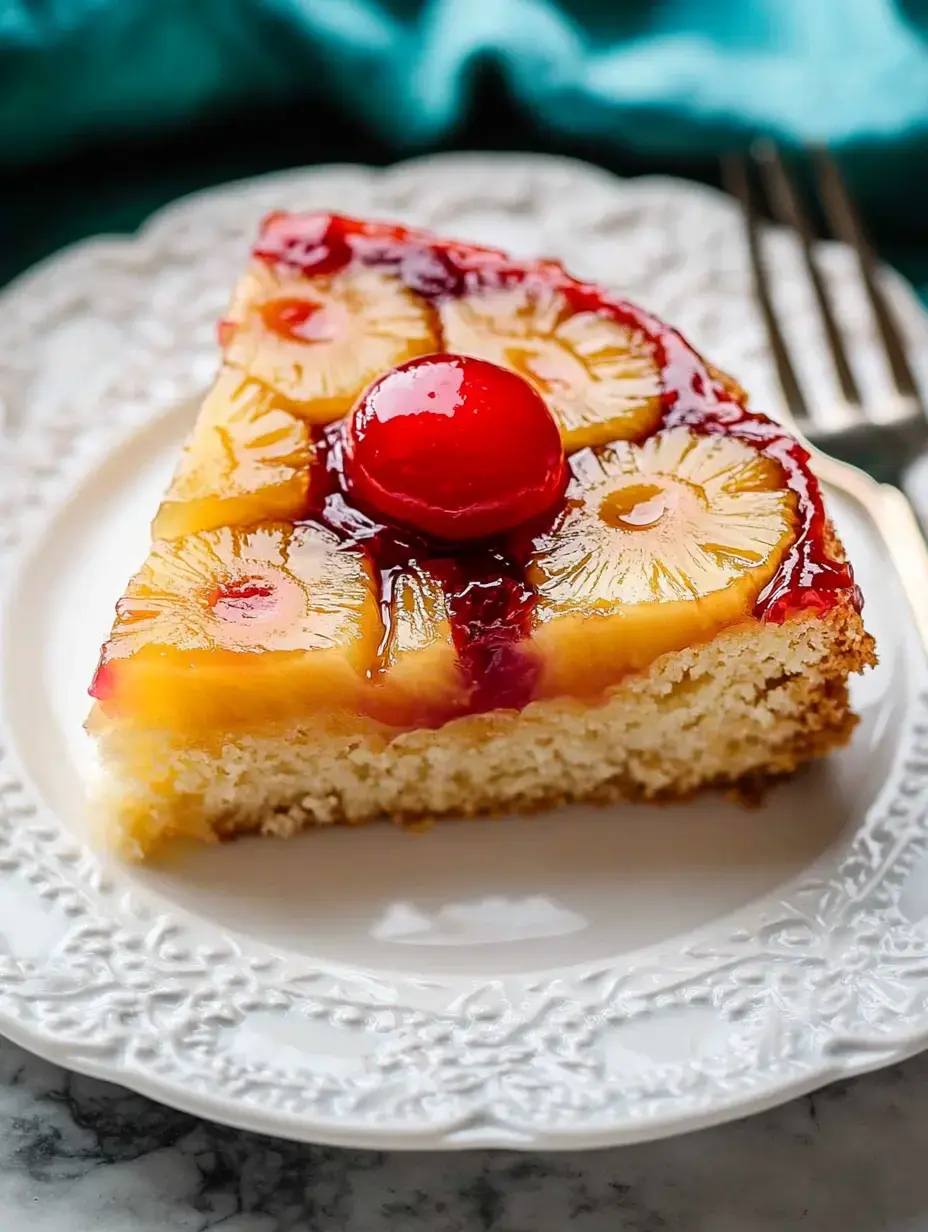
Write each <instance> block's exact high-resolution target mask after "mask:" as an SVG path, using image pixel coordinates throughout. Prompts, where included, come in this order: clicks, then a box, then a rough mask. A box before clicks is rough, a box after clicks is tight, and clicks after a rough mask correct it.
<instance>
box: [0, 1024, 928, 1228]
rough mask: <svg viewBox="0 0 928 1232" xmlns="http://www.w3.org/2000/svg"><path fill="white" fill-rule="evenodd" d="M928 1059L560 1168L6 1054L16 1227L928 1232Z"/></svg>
mask: <svg viewBox="0 0 928 1232" xmlns="http://www.w3.org/2000/svg"><path fill="white" fill-rule="evenodd" d="M923 1084H928V1056H925V1057H920V1058H915V1059H914V1060H912V1061H910V1062H908V1063H907V1064H906V1065H904V1066H901V1067H897V1068H894V1069H890V1070H887V1071H885V1072H883V1073H878V1074H873V1075H870V1076H868V1077H866V1078H862V1079H858V1080H856V1081H854V1082H851V1083H848V1084H843V1085H840V1086H836V1087H833V1088H830V1089H828V1090H826V1091H824V1092H821V1093H819V1094H817V1095H815V1096H810V1097H806V1098H803V1099H799V1100H795V1101H794V1102H793V1103H791V1104H788V1105H786V1106H785V1107H784V1108H781V1109H777V1110H775V1111H772V1112H769V1113H766V1114H764V1115H762V1116H757V1117H754V1118H752V1119H750V1120H748V1121H742V1122H738V1123H735V1124H732V1125H727V1126H724V1127H721V1128H719V1129H715V1130H708V1131H704V1132H702V1133H698V1134H691V1135H688V1136H686V1137H683V1138H677V1139H672V1140H669V1141H665V1142H657V1143H651V1144H648V1145H644V1146H637V1147H627V1148H623V1149H617V1150H608V1151H599V1152H588V1153H582V1154H581V1153H571V1154H562V1155H555V1154H549V1155H516V1154H507V1153H503V1152H488V1151H476V1152H473V1153H465V1154H456V1155H429V1154H420V1153H416V1154H404V1153H400V1152H397V1153H389V1152H387V1153H378V1152H373V1151H346V1150H336V1149H331V1148H328V1147H308V1146H298V1145H294V1144H291V1143H287V1142H281V1141H278V1140H275V1139H270V1138H262V1137H259V1136H258V1135H255V1134H247V1133H241V1132H239V1131H237V1130H232V1129H226V1128H223V1127H221V1126H218V1125H212V1124H208V1123H206V1122H202V1121H197V1120H196V1118H194V1117H190V1116H186V1115H184V1114H182V1113H178V1112H173V1111H171V1110H170V1109H167V1108H164V1107H161V1106H160V1105H158V1104H154V1103H152V1102H151V1101H149V1100H146V1099H142V1098H140V1097H139V1096H135V1095H132V1094H130V1093H128V1092H126V1091H123V1090H120V1089H117V1088H115V1087H110V1086H107V1085H106V1084H104V1083H101V1082H96V1081H93V1080H90V1079H85V1078H80V1077H77V1076H75V1075H70V1074H65V1073H64V1072H63V1071H61V1070H59V1069H57V1068H55V1067H54V1066H51V1065H47V1064H46V1063H45V1062H42V1061H38V1060H36V1059H34V1058H32V1057H30V1056H28V1055H27V1054H26V1053H24V1052H22V1051H21V1050H20V1049H18V1048H15V1047H14V1046H13V1045H11V1044H7V1043H5V1042H0V1229H2V1232H20V1230H21V1229H22V1230H23V1232H25V1230H26V1229H28V1232H206V1230H207V1229H213V1228H219V1229H222V1232H483V1230H489V1229H492V1230H493V1232H566V1229H568V1228H570V1230H571V1232H662V1230H663V1229H681V1230H685V1232H784V1230H785V1229H792V1228H796V1227H800V1228H806V1227H807V1228H810V1229H816V1230H817V1232H818V1230H821V1232H878V1230H879V1232H883V1230H886V1232H928V1085H923Z"/></svg>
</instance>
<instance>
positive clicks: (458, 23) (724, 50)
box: [0, 0, 928, 278]
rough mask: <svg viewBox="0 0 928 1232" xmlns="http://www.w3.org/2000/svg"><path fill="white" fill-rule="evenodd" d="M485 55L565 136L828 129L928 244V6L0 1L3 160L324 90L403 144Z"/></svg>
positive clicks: (709, 141) (534, 0)
mask: <svg viewBox="0 0 928 1232" xmlns="http://www.w3.org/2000/svg"><path fill="white" fill-rule="evenodd" d="M487 63H490V64H492V65H494V66H495V69H496V71H497V73H498V75H499V77H500V78H501V79H502V80H503V81H504V82H505V85H506V89H507V93H508V94H509V95H510V96H511V97H512V99H513V100H514V102H515V104H516V105H517V107H518V108H519V109H520V110H521V111H522V112H524V113H525V115H526V116H528V117H531V119H532V121H533V122H534V123H535V124H536V126H537V127H538V128H539V129H540V130H542V131H544V132H547V133H549V134H551V135H552V138H556V139H557V141H558V143H559V148H564V146H565V143H567V144H569V143H570V141H571V140H573V139H576V138H580V137H582V138H587V139H589V138H596V139H601V140H603V141H605V142H609V143H613V144H614V145H616V146H617V147H622V148H624V149H626V150H633V151H639V152H641V153H644V154H647V155H648V156H649V157H651V158H652V159H655V160H658V161H661V160H662V161H663V163H665V164H666V165H667V166H668V168H671V169H672V168H673V166H674V164H675V161H676V160H680V159H686V160H688V161H693V160H696V161H697V162H698V161H699V160H705V161H706V162H708V160H709V159H711V158H712V157H714V156H715V155H716V154H717V152H718V151H719V150H720V149H722V148H723V147H725V146H727V145H730V144H731V143H732V142H736V141H740V142H743V141H744V140H746V139H748V138H750V137H751V136H753V135H756V134H757V133H768V134H772V135H774V136H777V137H779V138H781V139H783V140H784V141H787V142H789V143H800V142H804V141H808V140H820V141H828V142H830V143H832V144H833V145H835V146H836V147H839V148H841V149H843V150H844V151H845V152H846V153H847V161H846V166H847V167H848V169H849V171H850V174H851V178H852V180H853V181H854V187H855V189H856V191H857V193H858V195H859V196H860V198H861V200H862V202H863V205H864V207H865V208H866V210H867V211H868V214H869V215H870V216H872V217H873V218H874V219H875V220H876V224H877V226H879V227H883V228H884V229H885V227H886V226H887V225H889V226H890V227H891V228H892V227H895V228H898V229H899V231H900V234H902V233H904V234H906V235H917V234H919V233H920V234H922V235H923V237H924V240H925V243H926V246H928V232H926V229H925V217H926V213H928V211H926V207H925V201H924V192H925V189H926V188H928V0H600V2H597V0H0V172H2V171H3V169H4V168H6V173H7V174H8V175H9V174H11V173H12V170H11V169H13V168H20V169H21V168H28V167H35V166H36V165H37V164H39V163H42V162H47V161H48V160H50V159H54V158H60V157H61V156H62V155H66V154H67V153H68V152H69V151H72V152H73V151H75V150H80V149H83V148H85V147H86V145H87V143H88V142H91V141H96V142H98V143H99V142H100V141H101V140H103V139H106V138H113V137H120V136H122V137H125V136H126V135H127V134H129V133H135V132H139V133H143V132H144V133H150V132H152V131H153V130H156V129H157V130H160V131H163V132H165V131H166V132H169V131H171V130H174V131H181V132H183V131H187V130H188V128H189V126H191V125H192V124H194V123H195V122H198V121H202V120H203V119H206V118H213V117H217V116H220V115H222V114H223V113H224V112H231V111H232V110H233V109H239V111H240V110H241V109H242V108H243V107H245V106H250V105H252V104H261V105H266V104H275V103H276V104H284V103H286V100H288V99H293V98H297V97H299V98H305V97H306V96H307V95H313V94H316V95H325V96H327V98H328V99H329V100H330V101H331V100H335V102H336V103H337V105H338V107H340V108H341V109H342V110H343V111H344V112H346V113H350V114H352V115H353V116H354V117H355V118H356V119H357V120H358V122H359V123H361V124H363V125H364V126H365V127H366V130H367V131H368V132H370V133H371V135H372V140H376V141H377V142H379V143H380V144H381V145H382V146H384V147H385V148H387V149H388V150H389V151H390V152H391V153H392V154H393V155H394V156H400V155H401V154H403V153H407V152H411V151H413V150H418V149H421V148H423V147H429V146H433V145H436V144H440V143H442V142H447V141H448V139H449V136H450V135H451V134H453V133H454V132H455V131H456V128H457V126H459V125H460V123H461V122H462V119H463V118H464V117H465V116H466V114H467V112H468V110H469V108H470V107H471V105H472V101H473V100H472V93H473V90H472V86H473V83H474V80H475V72H476V70H477V69H478V67H479V66H481V65H486V64H487ZM314 123H315V120H314V116H313V113H312V109H311V108H307V109H306V116H305V125H306V129H307V133H308V134H311V132H312V128H313V125H314ZM229 170H230V174H235V168H234V165H233V166H230V168H229ZM919 177H920V179H919ZM919 229H921V230H920V231H919ZM915 257H916V258H917V257H918V253H915ZM913 268H917V266H913ZM926 278H928V270H926Z"/></svg>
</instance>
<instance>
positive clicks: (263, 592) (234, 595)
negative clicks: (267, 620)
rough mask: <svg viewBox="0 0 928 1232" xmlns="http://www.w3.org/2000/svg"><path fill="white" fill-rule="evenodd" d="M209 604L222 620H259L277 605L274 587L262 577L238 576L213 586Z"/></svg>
mask: <svg viewBox="0 0 928 1232" xmlns="http://www.w3.org/2000/svg"><path fill="white" fill-rule="evenodd" d="M209 606H210V607H211V608H212V609H213V612H214V613H215V614H216V615H217V616H219V617H220V618H221V619H222V620H232V621H236V622H238V621H247V620H260V619H262V618H263V617H266V616H267V615H268V613H269V612H271V611H273V609H274V608H275V607H276V606H277V597H276V595H275V588H274V586H273V585H271V584H270V583H269V582H268V581H266V580H264V579H262V578H239V579H237V580H235V581H232V582H223V583H222V584H221V585H219V586H217V587H215V589H214V590H213V591H212V593H211V594H210V597H209Z"/></svg>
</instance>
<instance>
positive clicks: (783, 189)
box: [755, 141, 862, 408]
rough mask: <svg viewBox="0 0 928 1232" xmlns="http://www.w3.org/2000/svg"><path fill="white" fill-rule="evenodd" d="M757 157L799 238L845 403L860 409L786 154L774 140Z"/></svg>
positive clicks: (777, 208) (781, 217) (777, 210)
mask: <svg viewBox="0 0 928 1232" xmlns="http://www.w3.org/2000/svg"><path fill="white" fill-rule="evenodd" d="M755 157H756V159H757V162H758V164H759V166H760V168H761V171H762V173H763V176H764V180H765V183H766V185H767V195H768V198H769V200H770V204H771V206H772V207H773V212H774V215H775V216H776V218H777V221H778V222H781V223H783V225H784V226H787V227H789V228H791V229H792V230H793V231H794V232H795V233H796V235H797V236H798V237H799V242H800V245H801V247H802V256H803V261H804V262H805V267H806V272H807V273H808V275H809V281H810V282H811V284H812V290H813V292H814V294H815V301H816V303H817V304H818V310H819V314H820V316H821V318H822V325H823V326H824V329H825V337H826V339H827V341H828V350H829V351H830V352H831V361H832V363H833V364H834V369H835V375H836V376H837V378H838V384H839V385H840V386H841V393H842V394H843V395H844V400H845V402H847V403H848V404H850V405H851V406H854V407H857V408H859V407H860V406H861V404H862V398H861V394H860V387H859V385H858V384H857V380H856V378H855V377H854V373H853V370H852V369H851V361H850V359H849V358H848V353H847V348H846V347H845V345H844V339H843V338H842V336H841V331H840V329H839V328H838V323H837V321H836V320H835V314H834V310H833V309H832V305H831V295H830V294H829V291H828V288H827V286H826V284H825V280H824V279H823V278H822V273H821V270H820V269H819V264H818V259H817V257H816V255H815V247H814V244H815V240H814V236H813V234H812V227H811V224H810V223H809V217H808V214H807V213H806V210H805V208H804V206H803V203H802V199H801V198H800V195H799V193H798V191H797V190H796V187H795V185H794V184H793V179H792V176H791V175H790V173H789V170H788V168H787V166H786V163H785V161H784V159H783V155H782V154H781V152H780V150H779V149H778V148H777V147H776V146H775V145H774V144H773V142H772V141H764V142H761V143H759V144H758V145H757V147H756V153H755Z"/></svg>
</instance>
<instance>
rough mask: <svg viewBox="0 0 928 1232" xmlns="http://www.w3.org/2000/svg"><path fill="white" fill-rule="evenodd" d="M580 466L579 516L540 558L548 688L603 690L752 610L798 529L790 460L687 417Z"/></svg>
mask: <svg viewBox="0 0 928 1232" xmlns="http://www.w3.org/2000/svg"><path fill="white" fill-rule="evenodd" d="M571 466H572V469H573V472H574V479H573V481H572V482H571V484H570V485H569V487H568V490H567V508H566V510H565V513H564V514H563V516H562V518H561V519H560V521H559V522H558V523H557V524H556V525H555V527H554V528H553V529H552V530H551V531H549V532H548V533H546V534H544V535H541V536H540V537H539V538H538V539H537V540H536V541H535V545H534V553H533V555H532V558H531V561H530V564H529V568H528V579H529V580H530V582H531V583H532V584H533V585H534V586H535V588H536V591H537V595H538V601H537V606H536V610H535V629H534V631H533V640H534V641H535V642H536V644H537V645H538V647H539V650H540V652H541V656H542V660H543V664H544V666H543V670H542V682H541V692H542V695H543V696H553V695H557V694H560V693H568V694H576V693H577V692H578V691H579V692H580V693H585V692H588V693H595V692H597V691H599V690H600V689H601V687H602V686H603V685H604V684H608V683H613V682H615V681H616V680H617V679H619V678H621V676H623V675H625V674H626V673H627V672H630V671H637V670H641V669H643V668H645V667H647V666H648V664H650V663H651V662H652V661H653V660H654V659H655V658H656V657H657V656H658V655H660V654H664V653H667V652H669V651H673V650H682V649H684V648H685V647H686V646H690V645H693V644H694V643H696V642H699V641H704V640H708V639H709V638H711V637H713V636H714V635H715V634H716V633H718V632H719V630H720V629H722V628H725V627H727V626H729V625H733V624H737V623H739V622H740V621H743V620H745V619H747V618H749V617H750V615H751V612H752V609H753V605H754V602H755V601H756V599H757V596H758V595H759V593H760V591H761V590H762V589H763V587H764V586H765V585H766V583H767V582H768V581H769V580H770V578H771V577H772V576H773V574H774V572H775V570H776V568H777V566H778V565H779V563H780V561H781V560H782V558H783V556H784V554H785V553H786V551H787V549H788V547H789V545H790V543H791V542H792V539H793V537H794V533H795V496H794V495H793V494H792V493H791V492H790V491H788V490H787V489H785V488H784V487H783V477H782V473H781V471H780V467H779V465H778V464H777V463H776V462H774V461H773V460H771V459H769V458H766V457H764V456H763V455H762V454H759V453H758V452H757V450H755V449H753V448H751V447H750V446H749V445H746V444H745V443H743V442H742V441H739V440H737V439H735V438H733V437H729V436H699V435H697V434H695V433H692V432H690V431H689V429H687V428H673V429H670V430H668V431H665V432H662V433H659V434H657V435H656V436H653V437H650V438H649V439H648V440H646V441H644V442H643V443H642V444H641V445H631V444H628V443H626V442H619V443H618V444H616V445H613V446H610V447H607V448H605V449H603V450H600V451H597V452H593V451H586V452H584V453H581V454H578V455H576V456H575V457H574V458H572V459H571Z"/></svg>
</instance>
